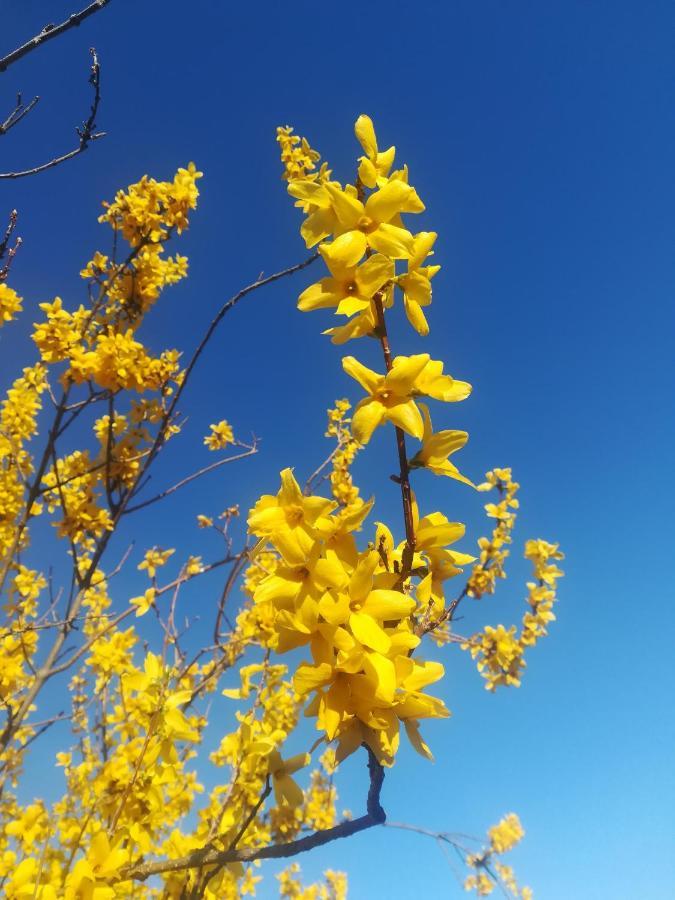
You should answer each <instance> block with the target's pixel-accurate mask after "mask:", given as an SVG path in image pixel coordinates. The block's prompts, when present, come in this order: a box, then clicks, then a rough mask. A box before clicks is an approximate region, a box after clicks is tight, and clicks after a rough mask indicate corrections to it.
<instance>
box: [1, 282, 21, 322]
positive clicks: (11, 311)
mask: <svg viewBox="0 0 675 900" xmlns="http://www.w3.org/2000/svg"><path fill="white" fill-rule="evenodd" d="M21 308H22V307H21V297H19V295H18V294H17V292H16V291H15V290H13V289H12V288H11V287H10V286H9V285H8V284H5V283H4V281H3V282H0V327H2V326H3V325H4V324H5V322H11V321H12V319H13V318H14V317H15V316H16V314H17V313H19V312H21Z"/></svg>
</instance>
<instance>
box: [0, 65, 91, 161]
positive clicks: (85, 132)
mask: <svg viewBox="0 0 675 900" xmlns="http://www.w3.org/2000/svg"><path fill="white" fill-rule="evenodd" d="M89 52H90V53H91V57H92V63H91V71H90V74H89V84H91V86H92V87H93V89H94V97H93V99H92V102H91V107H90V108H89V116H88V117H87V119H86V120H85V121H84V122H83V123H82V125H81V126H79V127H78V128H76V129H75V131H76V132H77V136H78V138H79V142H78V145H77V147H75V149H74V150H70V151H69V152H68V153H64V154H63V155H61V156H56V157H55V158H54V159H50V160H49V162H46V163H42V164H41V165H39V166H34V167H33V168H32V169H23V170H22V171H21V172H0V179H13V178H26V177H27V176H28V175H38V174H39V173H40V172H46V171H47V169H54V168H55V167H56V166H60V165H61V163H64V162H67V161H68V160H69V159H74V157H76V156H79V155H80V153H84V151H85V150H86V149H87V148H88V147H89V144H91V143H92V142H93V141H97V140H98V139H99V138H102V137H105V132H104V131H96V116H97V114H98V108H99V105H100V103H101V66H100V64H99V61H98V54H97V53H96V50H95V48H94V47H91V48H90V51H89ZM24 114H25V113H24Z"/></svg>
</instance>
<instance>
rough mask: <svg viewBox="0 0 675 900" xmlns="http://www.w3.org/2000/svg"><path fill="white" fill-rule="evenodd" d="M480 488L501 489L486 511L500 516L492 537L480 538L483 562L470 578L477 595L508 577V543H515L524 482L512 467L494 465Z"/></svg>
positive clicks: (472, 594) (471, 593) (471, 590)
mask: <svg viewBox="0 0 675 900" xmlns="http://www.w3.org/2000/svg"><path fill="white" fill-rule="evenodd" d="M485 479H486V480H485V481H484V482H483V484H479V485H478V490H479V491H490V490H492V489H493V488H496V489H497V491H498V492H499V501H498V502H497V503H487V504H486V505H485V512H486V513H487V514H488V517H489V518H491V519H496V520H497V521H496V524H495V527H494V529H493V531H492V535H491V537H489V538H487V537H482V538H479V539H478V546H479V547H480V562H479V563H478V564H477V565H476V566H474V569H473V571H472V572H471V577H470V578H469V582H468V594H469V596H470V597H476V598H477V599H478V598H480V597H482V596H483V594H494V592H495V587H496V584H497V579H498V578H506V572H505V571H504V563H505V562H506V559H507V557H508V555H509V550H508V545H509V544H510V543H511V532H512V531H513V526H514V525H515V523H516V513H515V510H517V509H518V500H517V499H516V494H517V493H518V489H519V487H520V485H519V484H518V482H516V481H514V480H513V478H512V474H511V469H494V470H493V471H491V472H487V473H486V475H485Z"/></svg>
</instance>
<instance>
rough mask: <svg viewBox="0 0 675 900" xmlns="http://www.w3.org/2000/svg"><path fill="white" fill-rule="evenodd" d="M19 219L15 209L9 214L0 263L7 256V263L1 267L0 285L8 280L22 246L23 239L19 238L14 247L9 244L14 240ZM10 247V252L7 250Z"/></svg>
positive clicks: (0, 247) (2, 242)
mask: <svg viewBox="0 0 675 900" xmlns="http://www.w3.org/2000/svg"><path fill="white" fill-rule="evenodd" d="M18 217H19V214H18V213H17V211H16V210H15V209H13V210H12V211H11V213H10V214H9V222H8V223H7V228H6V229H5V234H4V236H3V238H2V240H1V241H0V261H2V260H3V259H4V258H5V256H7V261H6V262H5V264H4V265H3V266H0V284H1V283H2V282H3V281H6V280H7V276H8V275H9V270H10V267H11V265H12V261H13V259H14V257H15V256H16V254H17V252H18V250H19V247H20V246H21V238H20V237H18V238H17V239H16V241H15V243H14V246H13V247H9V242H10V240H11V238H12V234H13V233H14V229H15V228H16V221H17V219H18ZM8 247H9V250H8V249H7V248H8Z"/></svg>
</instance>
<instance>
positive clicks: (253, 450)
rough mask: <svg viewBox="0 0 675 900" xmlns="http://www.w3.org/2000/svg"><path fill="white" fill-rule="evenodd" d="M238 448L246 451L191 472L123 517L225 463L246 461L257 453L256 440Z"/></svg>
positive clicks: (126, 512)
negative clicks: (244, 448) (243, 448)
mask: <svg viewBox="0 0 675 900" xmlns="http://www.w3.org/2000/svg"><path fill="white" fill-rule="evenodd" d="M238 446H240V447H246V448H247V449H246V450H245V451H244V452H243V453H237V454H236V455H235V456H226V457H224V458H223V459H219V460H217V461H216V462H214V463H211V464H210V465H208V466H204V467H203V468H202V469H198V470H197V471H196V472H193V473H192V475H188V476H187V477H186V478H183V479H181V481H178V482H176V484H174V485H172V486H171V487H170V488H167V489H166V490H165V491H162V492H161V493H159V494H156V495H155V496H154V497H150V499H149V500H144V501H143V502H142V503H137V504H136V505H135V506H127V508H126V509H125V511H124V515H125V516H127V515H129V513H132V512H136V511H137V510H139V509H143V508H144V507H146V506H150V504H151V503H157V502H158V501H159V500H163V499H164V498H165V497H168V496H169V494H173V493H174V491H177V490H179V489H180V488H182V487H185V485H186V484H190V482H191V481H194V480H195V479H196V478H201V477H202V475H207V474H208V473H209V472H213V471H214V469H219V468H220V467H221V466H224V465H225V464H226V463H231V462H236V461H237V460H239V459H246V457H247V456H253V454H254V453H257V452H258V440H257V438H254V439H253V443H252V444H251V445H249V444H238Z"/></svg>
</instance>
